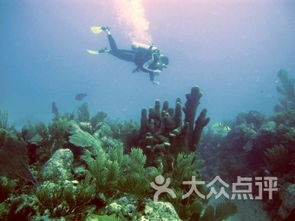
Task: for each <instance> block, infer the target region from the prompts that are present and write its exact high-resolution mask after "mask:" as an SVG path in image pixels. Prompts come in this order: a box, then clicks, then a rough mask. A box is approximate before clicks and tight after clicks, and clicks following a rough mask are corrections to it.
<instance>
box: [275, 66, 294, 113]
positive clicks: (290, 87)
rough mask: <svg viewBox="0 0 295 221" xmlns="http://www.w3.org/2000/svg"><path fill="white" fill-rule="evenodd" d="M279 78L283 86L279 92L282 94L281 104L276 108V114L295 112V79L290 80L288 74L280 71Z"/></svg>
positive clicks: (279, 87)
mask: <svg viewBox="0 0 295 221" xmlns="http://www.w3.org/2000/svg"><path fill="white" fill-rule="evenodd" d="M278 78H279V80H280V83H281V86H278V87H277V91H278V92H279V93H280V94H281V96H282V98H281V99H280V104H279V105H276V106H275V111H276V112H281V111H288V110H295V79H292V78H289V75H288V72H287V71H285V70H280V71H279V72H278Z"/></svg>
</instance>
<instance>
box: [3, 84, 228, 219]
mask: <svg viewBox="0 0 295 221" xmlns="http://www.w3.org/2000/svg"><path fill="white" fill-rule="evenodd" d="M186 98H187V101H186V104H185V105H184V107H183V108H182V106H181V101H180V99H177V102H176V107H175V109H173V108H169V106H168V102H164V104H163V108H162V110H161V111H160V103H159V101H156V106H155V108H151V109H150V111H149V116H147V113H146V115H145V114H143V115H142V118H141V125H140V126H139V125H138V123H136V122H132V121H129V122H127V121H125V122H115V121H110V120H108V119H107V118H106V117H107V115H106V114H105V113H104V112H98V113H97V114H96V115H95V116H93V117H91V116H90V114H89V111H88V104H87V103H84V104H83V105H82V106H81V107H80V108H79V110H78V113H77V115H74V114H64V115H62V114H60V113H58V114H54V116H53V117H54V118H53V120H52V122H51V123H49V124H48V125H46V124H44V123H38V124H35V125H32V124H27V125H25V126H24V127H23V128H22V130H21V131H20V132H18V131H16V130H14V129H13V128H12V129H9V131H8V129H3V128H1V129H0V158H1V162H0V165H1V169H0V172H1V173H0V175H1V176H3V177H1V179H0V199H1V202H0V218H1V220H104V221H105V220H153V221H154V220H155V221H156V220H163V219H167V220H175V221H177V220H215V218H216V217H218V215H217V214H219V213H218V212H216V211H218V209H213V210H212V209H210V211H209V212H210V213H209V212H208V209H207V210H206V211H207V212H205V208H206V204H207V201H206V200H203V199H201V198H199V197H198V196H197V195H194V196H192V197H189V198H186V199H184V200H182V197H181V196H183V195H184V194H186V193H187V192H188V191H189V187H188V186H187V185H183V183H182V182H183V181H185V180H191V177H192V176H194V177H195V178H196V179H197V180H201V179H202V178H201V176H200V174H199V172H198V170H199V169H200V167H201V166H202V164H203V161H202V160H201V159H199V158H198V157H197V155H196V149H197V146H198V144H199V141H200V137H201V132H202V130H203V128H204V127H205V126H206V125H207V124H208V122H209V118H207V117H206V110H203V111H201V113H200V114H199V116H198V118H197V119H195V115H196V110H197V107H198V104H199V100H200V98H201V93H200V91H199V88H198V87H193V88H192V90H191V93H190V94H188V95H187V96H186ZM143 112H144V111H143ZM182 112H183V113H184V119H182V118H183V117H182ZM3 116H4V117H2V119H4V120H2V122H3V123H2V124H1V125H2V126H3V127H5V128H7V127H8V125H7V123H6V121H7V119H6V115H3ZM151 140H153V141H152V142H150V141H151ZM2 159H3V160H2ZM160 175H161V176H163V177H167V178H168V177H169V178H171V184H170V186H169V188H171V189H173V191H174V192H175V194H176V196H177V199H173V198H172V197H170V196H169V195H168V194H166V195H165V194H163V195H161V197H160V198H159V199H160V201H158V202H154V201H152V199H153V195H154V193H155V190H154V189H153V188H152V187H151V183H152V182H153V181H155V178H156V177H157V176H160ZM12 179H16V180H12ZM20 181H21V182H20ZM24 181H25V182H24ZM199 189H200V191H202V192H204V193H208V189H207V188H206V187H205V185H203V186H200V188H199ZM212 211H213V212H212ZM233 213H234V211H232V213H228V214H226V215H227V216H230V215H232V214H233ZM204 214H206V216H204ZM225 217H226V216H224V217H223V218H225ZM216 220H218V219H216Z"/></svg>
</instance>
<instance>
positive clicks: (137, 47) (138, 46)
mask: <svg viewBox="0 0 295 221" xmlns="http://www.w3.org/2000/svg"><path fill="white" fill-rule="evenodd" d="M131 48H132V50H133V51H135V52H145V53H147V52H154V51H155V50H159V49H158V48H157V47H155V46H153V45H148V44H144V43H139V42H136V41H134V42H132V45H131Z"/></svg>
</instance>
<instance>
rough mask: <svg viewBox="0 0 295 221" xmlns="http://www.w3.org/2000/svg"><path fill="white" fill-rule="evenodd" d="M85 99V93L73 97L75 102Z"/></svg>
mask: <svg viewBox="0 0 295 221" xmlns="http://www.w3.org/2000/svg"><path fill="white" fill-rule="evenodd" d="M85 97H87V94H86V93H79V94H76V96H75V100H77V101H81V100H83V99H84V98H85Z"/></svg>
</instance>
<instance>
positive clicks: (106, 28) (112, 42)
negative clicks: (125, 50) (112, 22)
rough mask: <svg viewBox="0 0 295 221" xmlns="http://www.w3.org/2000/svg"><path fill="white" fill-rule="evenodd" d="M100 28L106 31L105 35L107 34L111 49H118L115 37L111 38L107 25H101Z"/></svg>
mask: <svg viewBox="0 0 295 221" xmlns="http://www.w3.org/2000/svg"><path fill="white" fill-rule="evenodd" d="M102 29H103V30H104V31H105V32H106V34H107V36H108V41H109V44H110V47H111V50H113V51H116V50H118V47H117V44H116V41H115V39H114V38H113V36H112V34H111V31H110V28H109V27H102Z"/></svg>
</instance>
